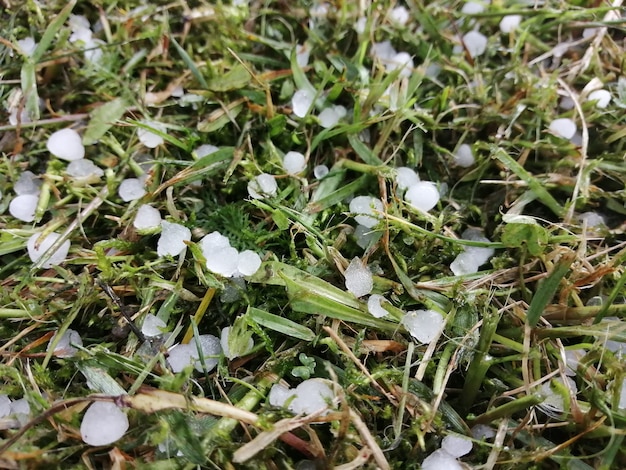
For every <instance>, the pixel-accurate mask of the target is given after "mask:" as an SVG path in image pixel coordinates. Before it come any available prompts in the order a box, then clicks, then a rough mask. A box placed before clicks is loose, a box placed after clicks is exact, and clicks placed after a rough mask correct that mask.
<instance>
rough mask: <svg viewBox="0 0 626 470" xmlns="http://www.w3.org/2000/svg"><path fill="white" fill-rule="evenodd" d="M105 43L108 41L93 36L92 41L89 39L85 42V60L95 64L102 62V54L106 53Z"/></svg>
mask: <svg viewBox="0 0 626 470" xmlns="http://www.w3.org/2000/svg"><path fill="white" fill-rule="evenodd" d="M104 45H106V43H105V42H104V41H103V40H101V39H93V38H92V39H91V40H90V41H87V42H86V43H85V46H84V47H83V51H84V52H83V54H84V56H85V60H86V61H87V62H91V63H93V64H98V63H100V60H101V59H102V56H103V54H104V51H103V48H102V47H103V46H104Z"/></svg>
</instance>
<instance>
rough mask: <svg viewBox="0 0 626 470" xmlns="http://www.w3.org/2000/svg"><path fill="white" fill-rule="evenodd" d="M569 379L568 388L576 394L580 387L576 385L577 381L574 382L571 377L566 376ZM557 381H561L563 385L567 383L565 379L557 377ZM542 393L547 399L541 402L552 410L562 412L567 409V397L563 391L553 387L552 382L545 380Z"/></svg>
mask: <svg viewBox="0 0 626 470" xmlns="http://www.w3.org/2000/svg"><path fill="white" fill-rule="evenodd" d="M565 379H566V380H567V386H566V388H569V389H570V390H571V392H572V394H573V395H574V396H575V395H576V394H577V393H578V387H577V386H576V382H574V381H573V380H572V379H571V378H569V377H565ZM553 380H554V381H555V382H560V383H561V385H565V383H564V382H563V379H561V378H560V377H557V378H556V379H553ZM541 393H543V395H545V397H546V398H545V400H544V401H543V402H542V403H541V406H542V407H544V408H547V409H548V410H550V411H557V412H562V411H564V410H565V398H564V397H563V396H562V395H561V393H559V392H557V391H555V390H553V389H552V387H551V382H550V381H548V382H544V383H543V385H541Z"/></svg>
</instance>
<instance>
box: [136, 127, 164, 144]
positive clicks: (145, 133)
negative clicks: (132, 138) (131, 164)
mask: <svg viewBox="0 0 626 470" xmlns="http://www.w3.org/2000/svg"><path fill="white" fill-rule="evenodd" d="M142 123H143V124H145V125H146V126H148V127H151V128H153V129H154V130H157V131H159V132H161V133H163V134H164V133H166V132H167V127H165V125H164V124H163V123H160V122H156V121H142ZM137 137H138V138H139V142H141V143H142V144H143V145H145V146H146V147H148V148H151V149H153V148H156V147H158V146H159V145H161V144H162V143H163V142H165V140H164V139H163V137H161V136H160V135H158V134H155V133H154V132H150V131H149V130H148V129H144V128H143V127H138V128H137Z"/></svg>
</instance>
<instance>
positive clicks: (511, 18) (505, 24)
mask: <svg viewBox="0 0 626 470" xmlns="http://www.w3.org/2000/svg"><path fill="white" fill-rule="evenodd" d="M521 22H522V16H521V15H506V16H504V17H502V20H500V25H499V26H500V31H502V32H503V33H504V34H509V33H510V32H511V31H515V30H516V29H517V28H518V26H519V24H520V23H521Z"/></svg>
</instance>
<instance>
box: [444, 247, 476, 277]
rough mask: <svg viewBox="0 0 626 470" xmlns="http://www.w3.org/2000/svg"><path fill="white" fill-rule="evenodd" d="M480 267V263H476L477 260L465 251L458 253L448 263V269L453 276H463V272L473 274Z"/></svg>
mask: <svg viewBox="0 0 626 470" xmlns="http://www.w3.org/2000/svg"><path fill="white" fill-rule="evenodd" d="M479 268H480V264H478V260H477V259H476V258H475V257H474V255H472V254H471V253H468V252H466V251H464V252H462V253H459V254H458V255H457V257H456V258H454V261H452V263H450V271H452V273H453V274H454V275H455V276H463V275H465V274H474V273H477V272H478V269H479Z"/></svg>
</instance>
